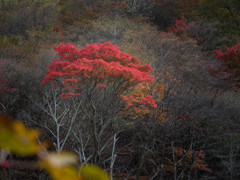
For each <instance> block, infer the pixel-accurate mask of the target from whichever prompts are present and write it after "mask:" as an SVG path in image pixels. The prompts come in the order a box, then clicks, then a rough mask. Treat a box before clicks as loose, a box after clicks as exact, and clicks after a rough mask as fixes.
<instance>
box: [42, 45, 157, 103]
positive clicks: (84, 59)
mask: <svg viewBox="0 0 240 180" xmlns="http://www.w3.org/2000/svg"><path fill="white" fill-rule="evenodd" d="M54 49H55V50H56V51H57V52H58V55H59V59H58V60H55V61H53V62H52V64H51V65H49V71H48V72H47V76H46V77H45V80H44V81H43V82H42V83H41V85H43V84H45V83H49V82H53V83H54V85H55V86H56V85H57V82H58V81H59V80H60V82H61V84H62V85H63V87H64V91H63V93H62V98H69V97H71V96H76V95H81V91H82V90H83V88H84V87H86V86H88V90H91V91H93V90H94V89H95V90H96V89H99V88H100V89H101V88H107V87H108V86H111V88H113V89H114V94H115V95H116V96H119V97H123V96H124V95H129V94H130V93H128V94H126V92H127V90H128V92H129V91H131V89H132V88H133V87H134V86H135V85H137V84H140V83H146V82H150V81H152V80H153V79H152V76H151V75H150V72H151V69H152V67H151V66H150V65H148V64H146V65H141V62H140V60H139V59H138V58H137V57H133V56H131V55H129V54H126V53H124V52H122V51H120V50H119V49H118V46H117V45H111V43H109V42H106V43H103V44H92V45H88V46H86V47H85V48H83V49H77V48H76V47H75V46H73V45H71V44H61V45H60V46H55V47H54ZM123 99H124V98H123ZM150 99H152V97H151V96H150V95H149V96H147V97H145V99H141V100H140V101H141V102H142V104H144V105H146V104H147V103H148V102H149V104H150V106H152V107H156V105H155V104H154V103H153V102H154V100H150ZM124 100H125V99H124ZM141 102H139V103H141Z"/></svg>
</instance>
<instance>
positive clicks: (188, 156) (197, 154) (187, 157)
mask: <svg viewBox="0 0 240 180" xmlns="http://www.w3.org/2000/svg"><path fill="white" fill-rule="evenodd" d="M174 153H175V158H176V162H178V161H179V160H180V159H181V158H183V157H184V158H183V159H182V161H180V162H179V163H178V165H177V167H178V170H179V171H181V170H182V169H183V168H190V169H191V170H192V171H194V170H196V169H198V170H202V171H207V172H212V171H211V169H209V168H208V167H207V164H206V163H205V162H204V159H205V155H204V152H203V150H200V151H192V150H190V151H186V150H185V149H182V148H175V149H174ZM165 160H166V162H167V164H166V166H165V170H166V171H169V172H173V171H174V162H173V160H172V159H170V158H165Z"/></svg>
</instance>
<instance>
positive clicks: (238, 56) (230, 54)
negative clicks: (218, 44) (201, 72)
mask: <svg viewBox="0 0 240 180" xmlns="http://www.w3.org/2000/svg"><path fill="white" fill-rule="evenodd" d="M213 52H214V53H215V55H214V56H213V57H214V58H215V59H217V61H218V62H219V64H218V65H217V66H209V67H208V71H209V72H210V74H211V75H213V76H214V77H217V78H219V79H224V80H228V82H229V84H230V85H231V86H238V87H239V85H240V44H239V43H237V44H236V45H235V46H233V47H228V48H227V50H226V52H222V50H213Z"/></svg>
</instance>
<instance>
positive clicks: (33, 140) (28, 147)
mask: <svg viewBox="0 0 240 180" xmlns="http://www.w3.org/2000/svg"><path fill="white" fill-rule="evenodd" d="M38 136H39V132H38V131H37V130H29V129H27V128H26V127H25V126H24V124H23V123H22V122H19V121H13V120H12V119H11V118H9V117H6V116H0V147H1V148H5V149H8V150H9V151H10V152H12V153H15V154H18V155H22V156H26V155H34V154H36V153H38V152H39V151H41V150H42V149H43V147H42V146H41V145H39V144H38V142H37V138H38Z"/></svg>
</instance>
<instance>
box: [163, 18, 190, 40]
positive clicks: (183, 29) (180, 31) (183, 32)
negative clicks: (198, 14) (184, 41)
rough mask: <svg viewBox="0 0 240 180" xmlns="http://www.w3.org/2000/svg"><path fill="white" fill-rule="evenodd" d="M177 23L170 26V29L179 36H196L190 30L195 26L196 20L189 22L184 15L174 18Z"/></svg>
mask: <svg viewBox="0 0 240 180" xmlns="http://www.w3.org/2000/svg"><path fill="white" fill-rule="evenodd" d="M174 21H175V24H174V25H173V26H171V27H169V28H168V30H169V31H170V32H172V33H174V34H176V35H177V36H180V37H182V36H190V37H192V36H194V34H192V32H191V31H190V29H191V27H193V26H195V22H189V23H188V22H187V21H186V19H185V17H184V16H182V17H181V18H180V19H174Z"/></svg>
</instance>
